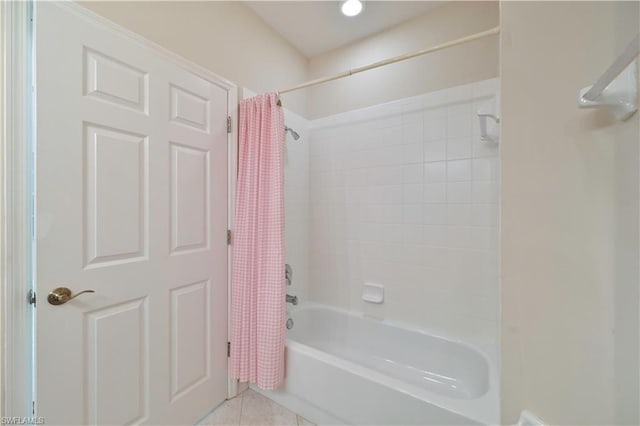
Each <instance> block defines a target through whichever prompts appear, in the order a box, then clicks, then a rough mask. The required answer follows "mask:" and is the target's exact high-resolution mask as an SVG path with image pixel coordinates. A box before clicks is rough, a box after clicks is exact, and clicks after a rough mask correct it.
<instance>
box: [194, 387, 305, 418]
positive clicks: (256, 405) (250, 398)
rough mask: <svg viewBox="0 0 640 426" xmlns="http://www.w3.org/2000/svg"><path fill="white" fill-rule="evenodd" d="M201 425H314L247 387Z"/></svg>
mask: <svg viewBox="0 0 640 426" xmlns="http://www.w3.org/2000/svg"><path fill="white" fill-rule="evenodd" d="M200 425H202V426H214V425H215V426H222V425H225V426H227V425H228V426H231V425H233V426H315V425H314V424H313V423H311V422H310V421H308V420H307V419H305V418H304V417H302V416H299V415H297V414H296V413H294V412H293V411H289V410H287V409H286V408H284V407H283V406H281V405H278V404H276V403H275V402H273V401H271V400H270V399H269V398H266V397H264V396H262V395H261V394H259V393H258V392H256V391H254V390H252V389H248V390H246V391H244V392H242V393H241V394H240V395H238V396H236V397H235V398H233V399H229V400H227V401H225V402H223V403H222V404H221V405H220V406H219V407H218V408H216V409H215V410H214V411H213V412H212V413H211V414H209V415H208V416H207V417H206V418H205V419H204V420H202V422H201V423H200Z"/></svg>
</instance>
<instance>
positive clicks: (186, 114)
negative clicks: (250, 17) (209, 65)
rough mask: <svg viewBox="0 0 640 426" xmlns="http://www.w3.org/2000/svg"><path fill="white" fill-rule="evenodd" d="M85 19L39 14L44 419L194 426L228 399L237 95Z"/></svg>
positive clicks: (39, 312) (75, 9) (71, 12)
mask: <svg viewBox="0 0 640 426" xmlns="http://www.w3.org/2000/svg"><path fill="white" fill-rule="evenodd" d="M79 10H80V8H79V6H75V5H60V4H56V3H49V2H37V4H36V11H35V12H36V13H35V22H36V25H35V32H36V56H35V63H36V122H35V124H36V132H37V140H36V142H37V153H36V164H37V166H36V212H37V213H36V226H37V244H36V246H37V251H36V264H35V274H36V282H37V295H38V303H37V308H36V362H35V366H36V374H35V378H36V389H37V392H36V414H37V415H38V416H44V417H45V421H46V423H47V424H59V425H62V424H114V425H115V424H138V423H142V424H176V423H180V424H188V423H193V422H194V421H196V420H197V419H199V418H200V417H202V416H203V415H204V414H206V413H207V412H208V411H209V410H211V409H212V408H213V407H215V406H216V405H218V404H219V403H220V402H221V401H222V400H223V399H224V398H225V397H226V392H227V354H226V341H227V243H226V229H227V154H228V152H227V151H228V140H227V129H226V117H227V112H228V96H229V90H230V87H229V86H228V85H225V83H224V82H222V81H217V80H216V79H213V78H205V77H203V76H198V75H196V74H195V73H193V72H190V71H187V70H186V68H184V67H181V66H179V65H177V61H174V60H170V59H168V58H170V57H171V56H170V55H167V54H163V53H161V52H159V50H155V49H152V48H149V47H148V46H147V45H145V43H144V42H143V41H141V40H140V39H138V38H136V37H132V36H130V35H128V34H127V33H125V32H123V31H120V30H118V29H115V27H111V26H109V25H107V24H103V23H99V22H98V21H97V20H95V18H93V17H87V16H86V14H85V13H81V12H79ZM168 24H169V23H168ZM59 287H66V288H68V289H70V291H71V295H72V296H73V295H75V294H78V293H80V292H82V291H84V290H93V291H94V292H93V293H85V294H80V295H78V297H77V298H73V299H71V300H68V301H66V303H62V304H58V305H54V304H51V303H50V301H49V300H48V299H49V298H51V299H52V301H53V302H55V301H56V297H55V296H49V293H50V292H51V291H53V290H54V289H56V288H59ZM58 294H59V295H60V296H59V297H57V300H58V301H62V302H64V301H65V300H66V298H65V296H64V292H63V291H62V290H60V291H58Z"/></svg>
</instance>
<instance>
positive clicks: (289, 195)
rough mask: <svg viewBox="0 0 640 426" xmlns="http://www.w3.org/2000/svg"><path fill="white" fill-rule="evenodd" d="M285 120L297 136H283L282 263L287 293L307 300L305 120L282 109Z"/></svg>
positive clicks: (307, 212)
mask: <svg viewBox="0 0 640 426" xmlns="http://www.w3.org/2000/svg"><path fill="white" fill-rule="evenodd" d="M285 123H286V125H287V126H289V127H291V128H293V129H294V130H295V131H296V132H298V134H299V135H300V139H298V140H297V141H296V140H294V139H293V137H291V135H290V134H287V135H286V145H285V159H284V161H285V166H284V192H285V194H284V202H285V247H286V253H285V258H286V262H287V263H289V264H290V265H291V267H292V268H293V280H292V285H291V287H289V288H287V293H290V294H295V295H297V296H298V297H299V298H300V300H303V301H304V300H308V292H309V290H308V289H309V284H310V281H309V248H310V247H309V146H310V145H309V120H306V119H304V118H303V117H300V116H299V115H296V114H294V113H293V112H291V111H289V110H287V109H286V108H285Z"/></svg>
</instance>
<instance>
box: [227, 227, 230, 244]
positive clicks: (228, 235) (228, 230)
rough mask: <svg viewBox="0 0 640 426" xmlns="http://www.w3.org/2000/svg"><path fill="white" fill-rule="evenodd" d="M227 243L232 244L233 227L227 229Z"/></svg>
mask: <svg viewBox="0 0 640 426" xmlns="http://www.w3.org/2000/svg"><path fill="white" fill-rule="evenodd" d="M227 245H228V246H230V245H231V229H227Z"/></svg>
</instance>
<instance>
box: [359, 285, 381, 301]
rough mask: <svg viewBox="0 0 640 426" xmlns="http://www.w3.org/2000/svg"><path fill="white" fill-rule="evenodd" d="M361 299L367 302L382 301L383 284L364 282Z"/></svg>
mask: <svg viewBox="0 0 640 426" xmlns="http://www.w3.org/2000/svg"><path fill="white" fill-rule="evenodd" d="M362 300H364V301H365V302H369V303H382V302H384V286H383V285H381V284H374V283H364V286H363V288H362Z"/></svg>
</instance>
